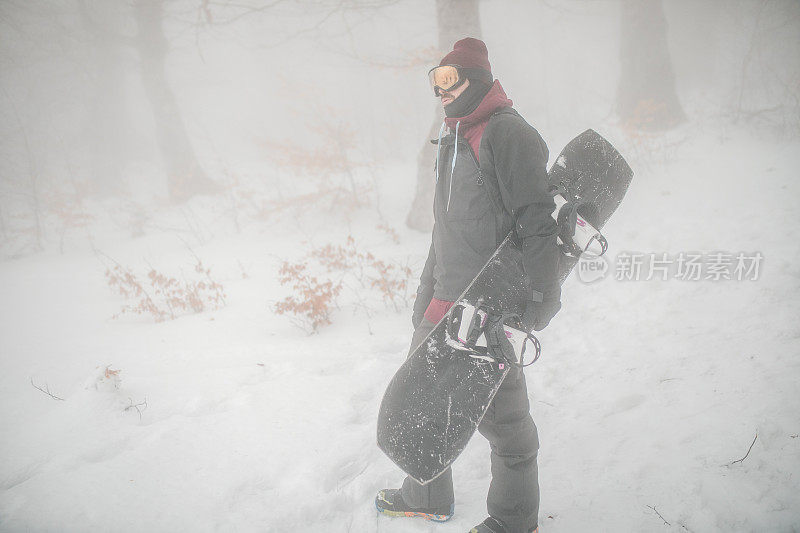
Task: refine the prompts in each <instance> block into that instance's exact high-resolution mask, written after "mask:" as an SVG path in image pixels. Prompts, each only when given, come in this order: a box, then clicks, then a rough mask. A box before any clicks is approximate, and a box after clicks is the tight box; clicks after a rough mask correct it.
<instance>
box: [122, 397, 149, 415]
mask: <svg viewBox="0 0 800 533" xmlns="http://www.w3.org/2000/svg"><path fill="white" fill-rule="evenodd" d="M128 401H129V402H131V404H130V405H129V406H128V407H126V408H125V409H123V411H127V410H128V409H131V408H133V409H136V412H137V413H139V420H141V419H142V411H144V410H145V409H147V398H145V399H144V401H143V402H141V403H133V399H132V398H128ZM140 407H141V409H140Z"/></svg>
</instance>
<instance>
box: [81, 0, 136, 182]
mask: <svg viewBox="0 0 800 533" xmlns="http://www.w3.org/2000/svg"><path fill="white" fill-rule="evenodd" d="M77 6H78V13H79V15H80V21H81V25H82V27H83V30H84V32H85V35H86V41H87V42H86V44H87V52H88V54H89V61H88V66H89V67H90V68H89V77H90V79H91V82H92V83H91V89H90V90H88V91H86V108H87V111H88V113H87V130H88V132H87V133H88V137H89V139H91V145H92V148H93V150H92V154H91V156H92V157H91V165H92V169H91V175H90V177H91V182H92V185H93V187H94V190H95V191H99V192H113V191H118V190H119V189H118V188H119V184H120V180H121V173H122V168H123V167H124V166H125V163H126V161H127V154H128V153H129V151H128V150H127V149H126V147H125V145H126V142H127V141H129V139H128V133H129V132H130V131H131V127H130V120H128V118H129V117H128V115H127V113H126V112H125V109H124V105H123V102H124V92H125V91H124V84H125V80H124V68H125V65H124V61H125V60H124V55H125V53H126V52H127V50H128V47H127V45H128V44H129V43H128V42H126V40H125V37H124V32H123V25H124V20H125V18H126V17H128V16H129V14H128V13H127V12H126V11H127V6H126V5H125V4H123V3H119V2H106V1H101V2H97V1H95V0H77Z"/></svg>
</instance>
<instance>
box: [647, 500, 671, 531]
mask: <svg viewBox="0 0 800 533" xmlns="http://www.w3.org/2000/svg"><path fill="white" fill-rule="evenodd" d="M647 507H649V508H650V509H652V510H653V511H654V512H655V513H656V514H657V515H658V517H659V518H660V519H661V520H664V523H665V524H667V525H668V526H671V525H672V524H670V523H669V522H667V521H666V519H665V518H664V517H663V516H661V513H659V512H658V510H657V509H656V508H655V506H653V505H648V506H647Z"/></svg>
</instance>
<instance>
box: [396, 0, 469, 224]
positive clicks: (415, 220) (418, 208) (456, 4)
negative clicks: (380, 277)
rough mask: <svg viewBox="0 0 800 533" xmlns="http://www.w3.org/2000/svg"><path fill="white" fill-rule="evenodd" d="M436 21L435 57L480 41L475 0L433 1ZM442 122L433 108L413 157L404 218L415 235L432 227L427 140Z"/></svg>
mask: <svg viewBox="0 0 800 533" xmlns="http://www.w3.org/2000/svg"><path fill="white" fill-rule="evenodd" d="M436 17H437V27H438V33H439V52H440V54H439V57H443V56H444V55H445V54H446V53H447V52H449V51H450V49H451V47H452V46H453V43H454V42H456V41H457V40H459V39H463V38H464V37H475V38H477V39H480V38H481V20H480V9H479V0H436ZM443 118H444V114H443V112H442V108H441V106H438V105H437V106H436V112H435V115H434V118H433V124H432V125H431V129H430V131H429V133H428V138H427V139H426V140H425V142H424V143H423V145H422V148H421V149H420V151H419V155H418V156H417V189H416V193H415V195H414V201H413V203H412V204H411V209H410V210H409V212H408V215H407V216H406V225H407V226H408V227H410V228H413V229H416V230H419V231H429V230H430V229H431V228H432V227H433V191H434V179H433V160H434V156H435V154H436V150H435V148H434V146H433V145H432V144H431V143H430V142H429V140H430V139H432V138H434V137H436V134H437V133H438V131H439V127H440V126H441V123H442V120H443Z"/></svg>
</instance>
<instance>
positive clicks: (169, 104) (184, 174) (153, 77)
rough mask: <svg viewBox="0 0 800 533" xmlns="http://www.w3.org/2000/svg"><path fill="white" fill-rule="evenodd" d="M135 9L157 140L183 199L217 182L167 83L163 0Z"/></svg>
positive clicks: (171, 184) (143, 1)
mask: <svg viewBox="0 0 800 533" xmlns="http://www.w3.org/2000/svg"><path fill="white" fill-rule="evenodd" d="M134 12H135V16H136V23H137V28H138V31H137V36H136V47H137V49H138V51H139V57H140V60H141V73H142V83H143V84H144V89H145V93H146V94H147V98H148V100H150V105H151V106H152V109H153V115H154V118H155V127H156V141H157V142H158V146H159V148H160V150H161V156H162V158H163V160H164V165H165V167H166V171H167V187H168V190H169V195H170V198H172V199H173V200H175V201H181V200H185V199H187V198H189V197H191V196H193V195H195V194H203V193H209V192H214V191H215V190H216V189H217V185H216V184H215V183H214V182H213V181H211V180H210V179H209V178H208V177H207V176H206V174H205V172H204V171H203V169H202V168H201V167H200V165H199V164H198V162H197V158H196V157H195V154H194V150H193V149H192V145H191V143H190V142H189V136H188V135H187V133H186V127H185V126H184V123H183V119H182V118H181V114H180V109H179V108H178V104H177V102H176V101H175V95H174V94H173V93H172V89H171V88H170V86H169V84H168V83H167V77H166V68H165V61H166V56H167V51H168V45H167V40H166V37H165V36H164V28H163V20H162V19H163V17H162V12H163V10H162V0H136V1H135V2H134Z"/></svg>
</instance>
